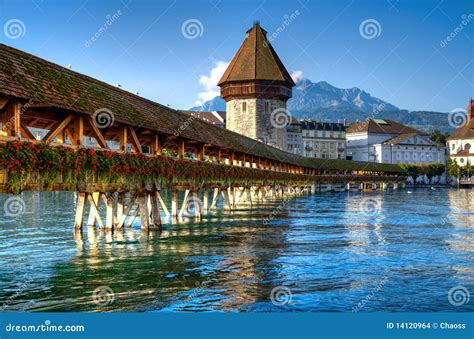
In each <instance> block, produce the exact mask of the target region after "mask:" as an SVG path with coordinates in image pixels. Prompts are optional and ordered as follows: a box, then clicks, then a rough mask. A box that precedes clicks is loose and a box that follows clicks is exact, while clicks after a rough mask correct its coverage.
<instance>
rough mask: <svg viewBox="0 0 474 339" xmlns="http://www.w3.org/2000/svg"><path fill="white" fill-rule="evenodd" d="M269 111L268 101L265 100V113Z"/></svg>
mask: <svg viewBox="0 0 474 339" xmlns="http://www.w3.org/2000/svg"><path fill="white" fill-rule="evenodd" d="M268 112H270V103H269V102H268V101H265V113H268Z"/></svg>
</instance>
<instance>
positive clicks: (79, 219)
mask: <svg viewBox="0 0 474 339" xmlns="http://www.w3.org/2000/svg"><path fill="white" fill-rule="evenodd" d="M86 195H87V193H85V192H79V193H78V195H77V203H76V217H75V220H74V228H75V229H76V230H82V224H83V219H84V212H85V210H86Z"/></svg>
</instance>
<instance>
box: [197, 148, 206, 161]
mask: <svg viewBox="0 0 474 339" xmlns="http://www.w3.org/2000/svg"><path fill="white" fill-rule="evenodd" d="M205 155H206V146H204V145H203V144H200V145H199V146H198V155H197V159H198V160H201V161H204V157H205Z"/></svg>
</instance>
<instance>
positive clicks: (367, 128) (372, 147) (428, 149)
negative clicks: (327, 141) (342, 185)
mask: <svg viewBox="0 0 474 339" xmlns="http://www.w3.org/2000/svg"><path fill="white" fill-rule="evenodd" d="M346 135H347V156H348V157H349V158H351V159H352V160H356V161H373V162H380V163H392V164H401V163H405V164H429V163H437V162H439V163H442V164H446V148H445V147H444V146H443V145H438V144H436V143H434V142H432V141H431V140H430V138H429V135H428V134H426V133H424V132H421V131H418V130H416V129H414V128H411V127H408V126H405V125H402V124H400V123H398V122H395V121H392V120H382V119H369V120H366V121H364V122H359V123H355V124H353V125H351V126H349V127H348V129H347V134H346Z"/></svg>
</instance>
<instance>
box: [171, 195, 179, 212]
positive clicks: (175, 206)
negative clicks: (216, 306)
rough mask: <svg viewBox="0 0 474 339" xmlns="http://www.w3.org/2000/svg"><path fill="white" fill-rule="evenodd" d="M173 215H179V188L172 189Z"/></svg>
mask: <svg viewBox="0 0 474 339" xmlns="http://www.w3.org/2000/svg"><path fill="white" fill-rule="evenodd" d="M171 216H172V217H173V219H176V217H177V216H178V190H177V189H176V188H173V189H172V190H171Z"/></svg>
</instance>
